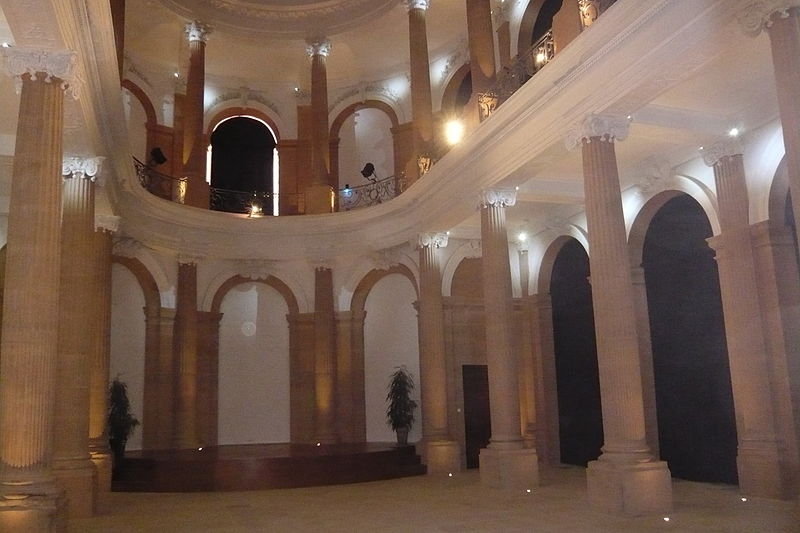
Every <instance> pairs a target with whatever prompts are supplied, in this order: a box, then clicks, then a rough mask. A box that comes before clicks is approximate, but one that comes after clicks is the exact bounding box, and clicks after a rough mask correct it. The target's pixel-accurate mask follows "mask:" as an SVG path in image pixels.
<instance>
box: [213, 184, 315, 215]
mask: <svg viewBox="0 0 800 533" xmlns="http://www.w3.org/2000/svg"><path fill="white" fill-rule="evenodd" d="M275 199H277V200H278V213H279V214H280V215H302V214H304V213H305V198H304V197H303V195H302V194H299V193H279V194H275V193H271V192H261V191H235V190H231V189H220V188H217V187H211V209H212V210H213V211H224V212H226V213H242V214H246V215H250V216H265V215H266V216H269V215H272V214H273V206H274V205H275Z"/></svg>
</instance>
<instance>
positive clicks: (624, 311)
mask: <svg viewBox="0 0 800 533" xmlns="http://www.w3.org/2000/svg"><path fill="white" fill-rule="evenodd" d="M582 151H583V176H584V188H585V196H586V221H587V226H588V230H589V250H590V251H591V255H590V257H589V267H590V269H591V273H592V301H593V305H594V317H595V319H594V320H595V330H596V335H597V360H598V369H599V374H600V390H601V393H602V407H603V434H604V437H605V443H604V445H603V456H602V458H603V459H606V460H611V461H613V460H615V455H620V456H621V457H620V459H621V460H622V461H630V460H635V457H636V456H641V457H642V458H646V457H648V456H649V450H648V448H647V443H646V442H645V423H644V403H643V398H642V376H641V371H640V368H639V341H638V335H637V332H636V312H635V309H634V304H633V301H634V300H633V287H632V285H631V273H630V269H628V268H626V265H627V257H628V249H627V243H626V234H625V218H624V215H623V212H622V196H621V192H620V186H619V174H618V171H617V158H616V154H615V151H614V143H613V141H610V140H604V139H603V138H602V137H590V138H587V139H584V140H583V141H582ZM620 262H622V266H620Z"/></svg>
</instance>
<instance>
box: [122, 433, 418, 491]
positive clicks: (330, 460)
mask: <svg viewBox="0 0 800 533" xmlns="http://www.w3.org/2000/svg"><path fill="white" fill-rule="evenodd" d="M421 474H425V465H422V464H421V463H420V458H419V456H417V455H416V453H415V451H414V447H413V446H398V445H396V444H392V443H356V444H327V445H326V444H323V445H321V446H316V445H313V444H249V445H236V446H212V447H208V448H203V449H202V450H158V451H132V452H127V453H126V457H125V464H124V466H123V467H122V468H121V469H120V470H119V471H118V472H117V473H115V476H114V481H113V486H112V487H113V490H114V491H122V492H204V491H205V492H213V491H236V490H261V489H276V488H292V487H312V486H317V485H337V484H341V483H360V482H363V481H377V480H380V479H394V478H399V477H406V476H416V475H421Z"/></svg>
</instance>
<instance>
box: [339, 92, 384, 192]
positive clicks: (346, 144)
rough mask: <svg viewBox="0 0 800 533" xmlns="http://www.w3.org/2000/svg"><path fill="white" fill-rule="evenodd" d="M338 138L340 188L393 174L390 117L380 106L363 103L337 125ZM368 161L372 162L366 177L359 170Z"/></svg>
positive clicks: (354, 185) (355, 185)
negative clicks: (371, 171) (363, 104)
mask: <svg viewBox="0 0 800 533" xmlns="http://www.w3.org/2000/svg"><path fill="white" fill-rule="evenodd" d="M338 139H339V150H338V173H339V189H344V188H348V187H357V186H359V185H363V184H365V183H367V179H375V180H382V179H386V178H388V177H390V176H393V175H394V173H395V169H394V142H393V140H392V121H391V118H390V117H389V116H388V115H387V114H386V113H384V112H383V111H381V110H380V109H376V108H372V107H364V108H361V109H358V110H357V111H354V112H353V113H351V114H350V115H349V116H348V117H347V118H346V119H344V121H343V122H342V124H341V126H340V128H339V131H338ZM367 163H372V164H373V165H374V166H375V170H374V174H373V175H372V176H370V177H369V178H365V177H363V176H362V175H361V173H360V172H361V170H362V169H363V168H364V165H366V164H367Z"/></svg>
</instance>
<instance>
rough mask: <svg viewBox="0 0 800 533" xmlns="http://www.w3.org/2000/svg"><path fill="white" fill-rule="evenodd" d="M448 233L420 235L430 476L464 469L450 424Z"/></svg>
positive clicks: (424, 424) (421, 330)
mask: <svg viewBox="0 0 800 533" xmlns="http://www.w3.org/2000/svg"><path fill="white" fill-rule="evenodd" d="M446 246H447V234H445V233H421V234H420V235H419V313H418V315H417V316H418V320H419V340H420V343H419V346H420V353H419V364H420V372H419V374H420V385H421V394H422V396H421V398H422V439H423V443H424V444H423V445H424V446H425V452H424V457H425V460H426V464H427V466H428V473H429V474H443V473H450V472H457V471H459V470H461V447H460V446H459V445H458V443H457V442H456V441H455V440H453V438H452V435H451V433H450V426H449V424H448V405H449V404H448V402H447V362H446V359H445V347H444V316H443V313H444V311H443V307H442V274H441V270H440V267H439V257H438V256H439V252H438V250H439V248H444V247H446Z"/></svg>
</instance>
